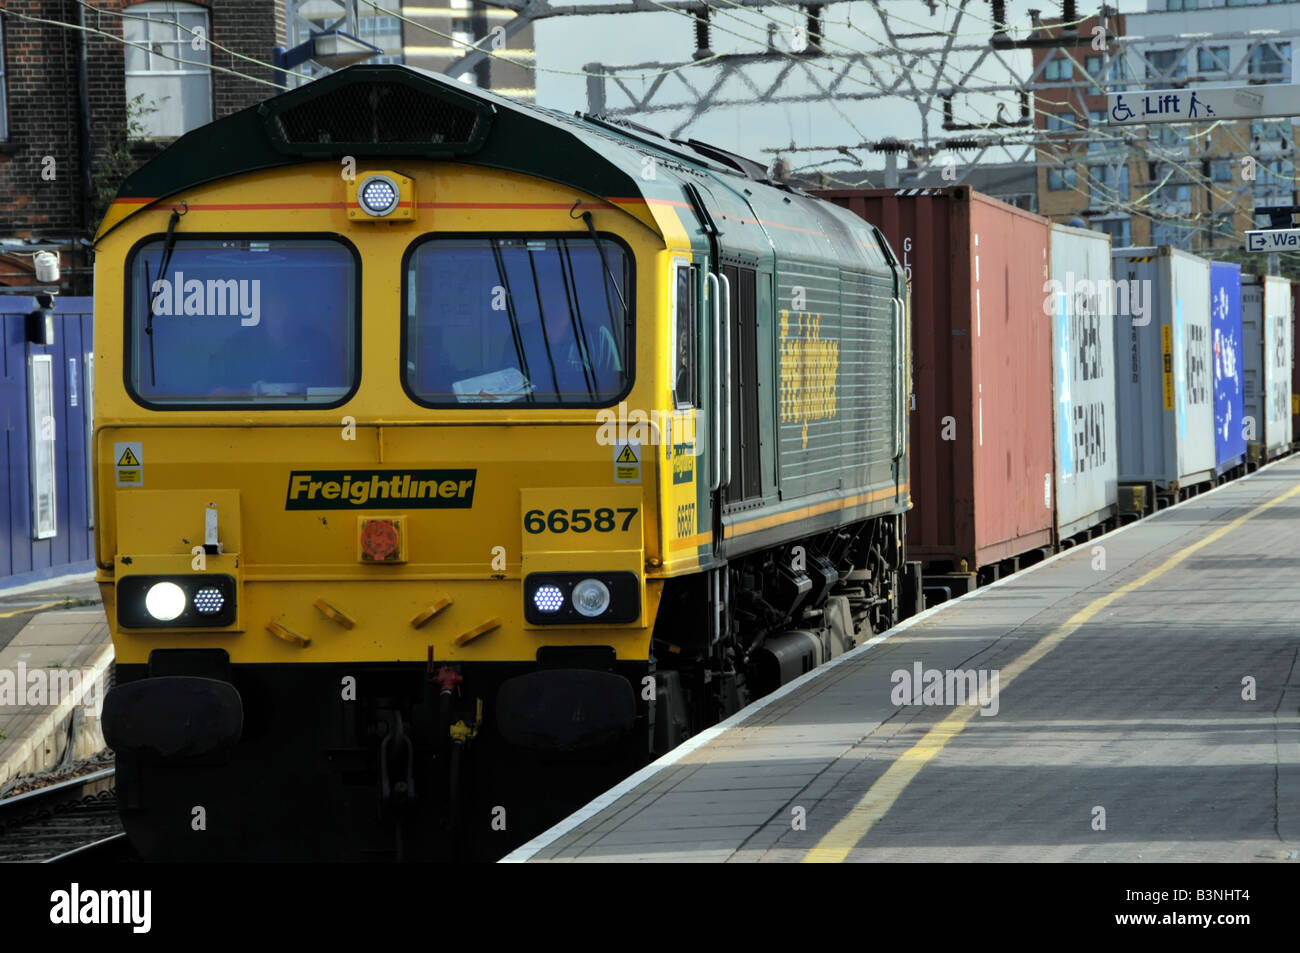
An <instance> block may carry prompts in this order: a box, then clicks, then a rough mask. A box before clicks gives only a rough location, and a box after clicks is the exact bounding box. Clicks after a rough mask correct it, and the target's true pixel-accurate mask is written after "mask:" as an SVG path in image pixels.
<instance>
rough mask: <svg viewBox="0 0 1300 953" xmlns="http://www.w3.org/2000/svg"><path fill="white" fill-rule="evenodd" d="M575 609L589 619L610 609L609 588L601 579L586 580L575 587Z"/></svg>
mask: <svg viewBox="0 0 1300 953" xmlns="http://www.w3.org/2000/svg"><path fill="white" fill-rule="evenodd" d="M573 608H575V609H577V610H578V611H579V612H580V613H582V614H583V615H585V616H586V617H587V618H589V619H594V618H595V617H596V616H598V615H603V614H604V612H605V610H606V609H608V608H609V587H608V586H606V585H605V584H604V583H603V582H601V581H600V580H599V579H584V580H582V582H580V583H578V584H577V585H576V586H574V587H573Z"/></svg>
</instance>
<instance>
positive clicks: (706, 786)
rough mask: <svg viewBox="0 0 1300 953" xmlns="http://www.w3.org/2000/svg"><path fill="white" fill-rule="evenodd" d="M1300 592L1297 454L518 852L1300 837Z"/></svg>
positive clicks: (699, 856) (700, 857)
mask: <svg viewBox="0 0 1300 953" xmlns="http://www.w3.org/2000/svg"><path fill="white" fill-rule="evenodd" d="M1298 617H1300V457H1290V458H1287V459H1284V460H1282V461H1279V462H1277V463H1275V464H1273V465H1270V466H1268V467H1265V468H1263V469H1261V470H1259V471H1257V472H1256V473H1254V474H1252V475H1251V476H1250V477H1248V478H1246V479H1244V480H1240V481H1237V482H1235V483H1231V484H1228V485H1226V486H1223V487H1221V488H1219V489H1217V490H1215V491H1213V492H1211V493H1207V494H1204V495H1202V496H1198V497H1195V498H1193V499H1192V500H1189V501H1187V502H1185V503H1183V504H1181V505H1179V506H1176V507H1173V508H1171V509H1169V510H1165V511H1162V512H1160V513H1158V514H1156V515H1154V516H1153V517H1150V518H1148V519H1146V520H1142V521H1139V522H1137V523H1133V524H1131V525H1128V526H1125V527H1123V528H1121V529H1119V530H1116V531H1114V532H1112V533H1109V534H1107V535H1105V536H1102V537H1099V538H1097V539H1096V540H1093V541H1092V542H1090V543H1087V544H1085V545H1084V546H1082V547H1079V548H1076V549H1073V550H1070V551H1067V552H1065V553H1062V554H1060V555H1058V556H1056V557H1054V558H1052V559H1049V560H1047V561H1045V562H1043V563H1040V564H1038V565H1036V566H1034V567H1031V568H1030V569H1028V570H1025V571H1023V572H1020V573H1018V574H1016V575H1014V576H1011V577H1008V578H1006V579H1004V580H1002V581H1000V582H997V583H994V584H993V585H990V586H987V587H985V588H983V589H979V590H976V591H975V592H973V593H971V594H969V595H967V596H964V597H962V598H960V599H957V600H954V601H952V602H949V603H945V604H943V605H940V606H937V607H935V608H933V609H929V610H927V611H925V612H923V613H921V614H920V615H918V616H916V617H914V618H913V619H910V620H908V621H907V622H905V623H903V624H901V625H899V626H897V627H896V628H894V629H893V630H891V631H890V632H888V633H885V634H883V635H881V636H878V637H876V638H874V639H871V640H870V641H869V642H866V643H864V644H862V645H860V646H858V647H857V648H855V649H854V650H853V651H851V652H849V653H848V654H846V655H844V656H841V657H840V658H838V659H836V660H834V661H832V662H831V663H830V664H828V665H825V666H822V667H821V668H818V669H815V670H814V671H812V672H810V673H808V674H807V675H805V676H803V677H802V678H801V679H799V680H798V681H796V682H793V683H791V684H790V685H787V686H785V687H783V688H782V689H781V690H779V691H777V692H775V693H773V694H772V695H769V696H767V697H765V698H763V699H761V700H760V701H759V702H757V703H756V704H754V705H752V706H750V707H749V708H747V709H746V710H744V711H742V712H739V713H737V715H735V716H733V717H732V718H730V719H728V720H727V721H726V722H723V723H722V724H720V725H717V726H715V727H713V728H710V729H709V730H707V731H705V732H703V733H701V734H700V735H698V736H697V737H695V738H693V739H690V740H689V741H687V742H686V743H685V744H683V745H681V746H679V747H678V748H676V749H674V750H673V751H672V752H669V753H668V754H667V755H665V756H664V757H663V758H661V759H659V760H658V761H656V762H654V763H653V764H651V765H649V766H647V767H646V768H645V769H643V770H642V771H640V772H638V773H637V774H636V775H633V776H632V777H630V778H629V779H627V780H626V781H625V782H623V783H622V784H620V785H619V786H617V787H616V788H614V789H612V790H611V791H609V792H607V793H606V794H604V795H602V796H601V797H600V798H598V799H597V800H595V801H593V802H592V803H591V804H589V805H587V806H586V807H585V808H583V809H582V810H580V811H578V812H576V813H575V814H573V815H572V816H570V817H569V818H567V819H566V820H565V821H563V822H561V823H560V824H558V825H556V826H555V827H553V828H551V829H550V830H549V831H546V832H545V833H543V834H541V835H539V836H538V837H536V838H534V839H533V840H531V841H529V842H528V843H526V844H524V845H523V846H521V847H519V848H518V849H516V850H515V851H513V852H512V853H510V854H509V855H507V856H506V857H505V858H504V859H503V860H504V861H506V862H523V861H533V862H545V861H595V862H599V861H620V862H626V861H665V862H683V861H696V862H742V861H749V862H756V861H762V862H842V861H852V862H860V861H1112V862H1152V861H1257V862H1267V861H1281V862H1287V861H1290V862H1300V718H1298V717H1297V710H1298V709H1300V661H1298V660H1300V621H1297V620H1298ZM928 670H935V671H936V672H938V673H940V674H941V676H942V681H943V685H942V688H943V691H941V692H939V693H938V694H931V695H929V696H927V695H926V694H925V693H924V691H923V689H924V687H925V686H926V685H927V684H930V683H932V682H933V681H934V679H933V678H932V677H931V676H929V675H927V674H925V673H926V672H927V671H928ZM949 671H952V672H954V673H956V675H955V676H954V677H953V678H952V679H949V678H948V676H947V673H948V672H949ZM981 673H982V674H983V676H984V677H985V681H984V683H983V684H984V687H985V688H986V690H987V691H986V694H985V695H984V696H983V697H979V696H977V697H976V698H975V700H974V703H971V702H970V701H965V702H964V703H958V702H960V701H961V698H960V696H958V695H957V694H956V691H955V689H956V688H957V686H958V685H961V686H962V687H963V688H965V687H966V686H967V685H969V684H970V682H969V678H971V677H974V678H976V689H977V691H978V685H979V682H978V678H979V676H980V675H981ZM918 674H919V675H920V678H919V679H917V676H918ZM994 674H996V675H997V682H996V689H997V691H996V694H994V693H993V687H994V682H993V676H994ZM914 680H916V681H919V682H920V685H919V686H917V697H915V698H913V697H911V695H910V693H909V690H910V688H911V685H909V684H908V683H909V682H911V681H914ZM950 683H951V684H950ZM908 702H916V703H908ZM982 702H987V703H984V704H982ZM981 711H987V712H988V714H981Z"/></svg>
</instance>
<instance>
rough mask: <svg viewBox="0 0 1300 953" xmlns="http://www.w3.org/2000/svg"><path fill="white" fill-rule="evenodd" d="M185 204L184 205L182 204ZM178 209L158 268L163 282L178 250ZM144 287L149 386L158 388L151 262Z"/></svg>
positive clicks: (172, 220)
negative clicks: (174, 252) (150, 277)
mask: <svg viewBox="0 0 1300 953" xmlns="http://www.w3.org/2000/svg"><path fill="white" fill-rule="evenodd" d="M182 204H184V203H182ZM188 211H189V206H188V205H186V206H185V212H188ZM185 212H182V211H181V210H180V209H178V208H173V209H172V217H171V218H170V219H169V220H168V221H167V237H166V238H165V239H164V240H163V254H162V264H161V265H160V266H159V268H158V277H159V278H161V279H162V280H163V281H166V280H167V266H168V265H170V264H171V263H172V252H173V251H175V250H176V223H177V222H179V221H180V220H181V216H182V215H184V214H185ZM144 285H145V289H144V290H145V295H144V300H145V302H146V304H145V306H146V308H147V309H148V313H147V314H146V316H145V321H144V333H145V334H146V335H148V337H149V386H150V387H157V386H158V372H157V370H156V368H155V367H154V357H153V300H154V299H153V285H152V283H151V282H150V281H149V262H148V261H145V263H144Z"/></svg>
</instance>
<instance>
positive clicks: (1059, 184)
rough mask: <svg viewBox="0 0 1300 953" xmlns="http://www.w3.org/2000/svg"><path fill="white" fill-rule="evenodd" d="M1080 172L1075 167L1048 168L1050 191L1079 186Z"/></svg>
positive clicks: (1048, 187) (1048, 186)
mask: <svg viewBox="0 0 1300 953" xmlns="http://www.w3.org/2000/svg"><path fill="white" fill-rule="evenodd" d="M1078 185H1079V174H1078V173H1077V172H1075V171H1074V169H1048V170H1047V189H1048V191H1049V192H1060V191H1062V190H1064V189H1074V188H1078Z"/></svg>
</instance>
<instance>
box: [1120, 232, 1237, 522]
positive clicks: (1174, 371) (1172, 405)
mask: <svg viewBox="0 0 1300 953" xmlns="http://www.w3.org/2000/svg"><path fill="white" fill-rule="evenodd" d="M1112 261H1113V263H1114V271H1115V302H1116V307H1115V368H1116V391H1115V400H1116V409H1117V410H1118V414H1119V433H1118V437H1119V441H1118V443H1119V482H1120V483H1141V484H1146V485H1148V486H1151V487H1152V490H1153V492H1154V493H1157V494H1161V495H1173V496H1175V497H1176V496H1177V494H1178V492H1179V490H1180V489H1183V488H1186V487H1189V486H1194V485H1195V484H1198V483H1206V482H1209V481H1210V480H1212V479H1213V478H1214V390H1213V387H1212V385H1211V378H1210V372H1211V350H1210V347H1211V345H1210V340H1211V337H1210V263H1209V262H1208V261H1206V260H1205V259H1204V258H1198V257H1197V256H1196V255H1193V254H1190V253H1189V252H1185V251H1181V250H1180V249H1177V248H1171V247H1170V246H1168V245H1161V246H1159V247H1154V248H1152V247H1146V248H1118V249H1116V250H1115V251H1114V253H1113V255H1112Z"/></svg>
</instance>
